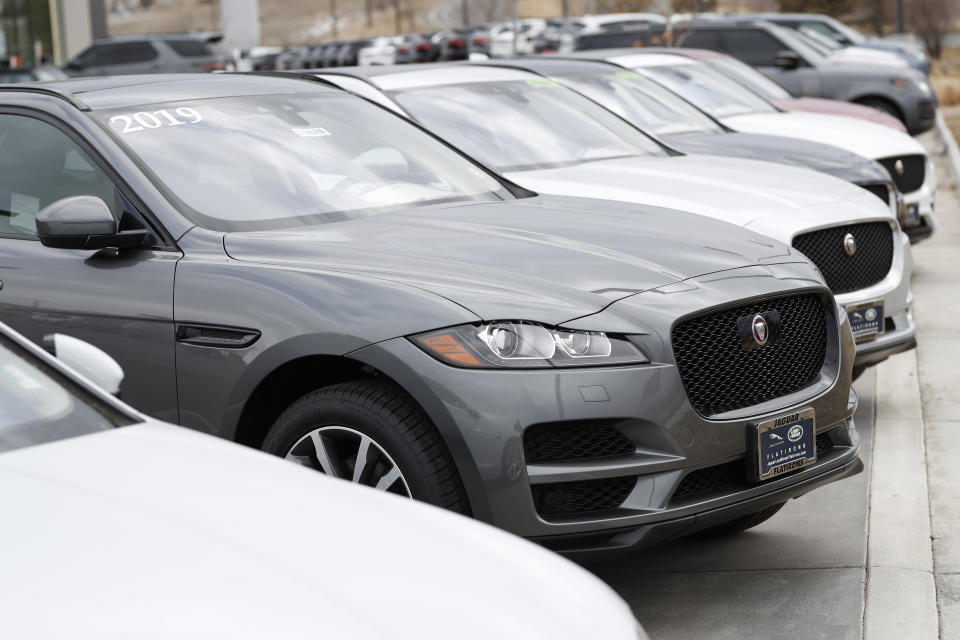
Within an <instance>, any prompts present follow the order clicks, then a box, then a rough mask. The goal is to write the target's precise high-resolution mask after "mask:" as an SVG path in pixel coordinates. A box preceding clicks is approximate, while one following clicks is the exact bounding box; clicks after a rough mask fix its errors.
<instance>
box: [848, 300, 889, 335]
mask: <svg viewBox="0 0 960 640" xmlns="http://www.w3.org/2000/svg"><path fill="white" fill-rule="evenodd" d="M870 309H874V310H875V313H876V317H875V318H874V319H873V320H867V319H866V316H867V315H868V312H869V310H870ZM885 310H886V309H885V307H884V302H883V300H873V301H872V302H863V303H860V304H852V305H850V306H848V307H846V311H847V317H848V318H849V319H850V330H851V331H852V332H853V339H854V341H856V342H863V341H864V340H873V339H874V338H877V337H879V336H882V335H883V334H884V333H885V332H886V330H887V327H886V324H885V321H884V320H885V317H886V315H885V313H884V312H885ZM857 314H859V316H860V317H861V318H863V320H862V321H860V320H857V321H855V318H856V315H857ZM871 325H872V326H871ZM864 327H866V328H864Z"/></svg>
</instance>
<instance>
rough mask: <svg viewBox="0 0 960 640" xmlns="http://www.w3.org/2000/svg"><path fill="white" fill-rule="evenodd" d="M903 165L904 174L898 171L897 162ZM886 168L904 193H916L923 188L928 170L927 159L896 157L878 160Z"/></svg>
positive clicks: (917, 156) (918, 156)
mask: <svg viewBox="0 0 960 640" xmlns="http://www.w3.org/2000/svg"><path fill="white" fill-rule="evenodd" d="M898 160H899V161H900V162H902V163H903V173H902V174H900V173H899V172H898V171H897V161H898ZM878 162H879V163H880V164H882V165H883V166H884V168H885V169H886V170H887V172H889V173H890V177H891V178H893V182H894V184H896V185H897V188H898V189H900V191H902V192H903V193H910V192H911V191H916V190H917V189H919V188H920V187H921V186H923V179H924V177H925V175H924V174H925V172H926V170H927V162H926V159H925V158H924V157H923V156H922V155H915V156H895V157H893V158H883V159H881V160H878Z"/></svg>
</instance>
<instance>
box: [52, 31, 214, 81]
mask: <svg viewBox="0 0 960 640" xmlns="http://www.w3.org/2000/svg"><path fill="white" fill-rule="evenodd" d="M210 42H211V41H210V39H209V38H206V37H198V36H196V35H193V34H189V33H171V34H157V35H137V36H116V37H113V38H103V39H101V40H97V41H96V42H94V43H93V44H92V45H90V46H89V47H87V48H86V49H84V50H83V51H82V52H80V54H78V55H77V56H76V57H74V58H73V59H72V60H70V62H68V63H67V64H66V65H65V66H64V71H66V72H67V74H68V75H71V76H118V75H128V74H131V73H192V72H194V73H204V72H209V71H219V70H222V69H223V68H224V66H225V61H224V59H223V58H222V57H221V56H219V55H217V53H216V52H214V50H213V49H212V48H211V47H210Z"/></svg>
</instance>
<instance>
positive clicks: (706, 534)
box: [693, 502, 787, 539]
mask: <svg viewBox="0 0 960 640" xmlns="http://www.w3.org/2000/svg"><path fill="white" fill-rule="evenodd" d="M785 504H787V503H786V502H781V503H779V504H774V505H770V506H769V507H767V508H766V509H761V510H760V511H757V512H755V513H749V514H747V515H745V516H740V517H739V518H737V519H735V520H731V521H730V522H724V523H723V524H718V525H716V526H714V527H710V528H709V529H704V530H703V531H698V532H697V533H695V534H694V535H693V537H695V538H705V539H711V538H722V537H724V536H732V535H734V534H737V533H740V532H742V531H746V530H747V529H752V528H753V527H755V526H757V525H758V524H760V523H762V522H766V521H767V520H769V519H770V518H772V517H773V516H774V515H775V514H776V513H777V512H778V511H780V509H782V508H783V505H785Z"/></svg>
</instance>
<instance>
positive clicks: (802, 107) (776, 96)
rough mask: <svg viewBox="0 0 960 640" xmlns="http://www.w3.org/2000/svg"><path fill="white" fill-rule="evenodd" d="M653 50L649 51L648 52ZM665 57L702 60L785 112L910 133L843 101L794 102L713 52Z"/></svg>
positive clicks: (756, 73)
mask: <svg viewBox="0 0 960 640" xmlns="http://www.w3.org/2000/svg"><path fill="white" fill-rule="evenodd" d="M648 50H649V49H648ZM662 52H663V53H675V54H677V55H683V56H688V57H690V58H693V59H695V60H700V61H701V62H703V63H704V64H706V65H708V66H710V67H711V68H713V69H715V70H717V71H719V72H720V73H722V74H724V75H725V76H727V77H729V78H730V79H731V80H733V81H734V82H736V83H738V84H741V85H743V86H745V87H747V88H748V89H750V90H751V91H753V92H755V93H757V94H758V95H760V96H761V97H763V98H765V99H767V100H769V101H770V102H772V103H773V104H775V105H776V106H777V107H779V108H781V109H783V110H784V111H809V112H811V113H826V114H830V115H835V116H846V117H848V118H859V119H860V120H869V121H870V122H876V123H877V124H882V125H885V126H887V127H890V128H891V129H896V130H897V131H902V132H904V133H906V131H907V128H906V126H904V124H903V122H901V121H900V119H899V118H896V117H894V116H892V115H890V114H889V113H887V112H886V111H881V110H880V109H874V108H873V107H868V106H866V105H861V104H857V103H854V102H845V101H843V100H831V99H825V98H794V97H793V96H791V95H790V93H789V92H788V91H787V90H786V89H784V88H783V87H781V86H780V85H778V84H777V83H776V82H774V81H773V80H771V79H770V78H768V77H766V76H765V75H763V74H762V73H760V72H759V71H757V70H756V69H754V68H753V67H751V66H749V65H746V64H744V63H742V62H740V61H739V60H737V59H736V58H734V57H732V56H728V55H726V54H724V53H720V52H718V51H710V50H709V49H688V48H676V49H663V50H662Z"/></svg>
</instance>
